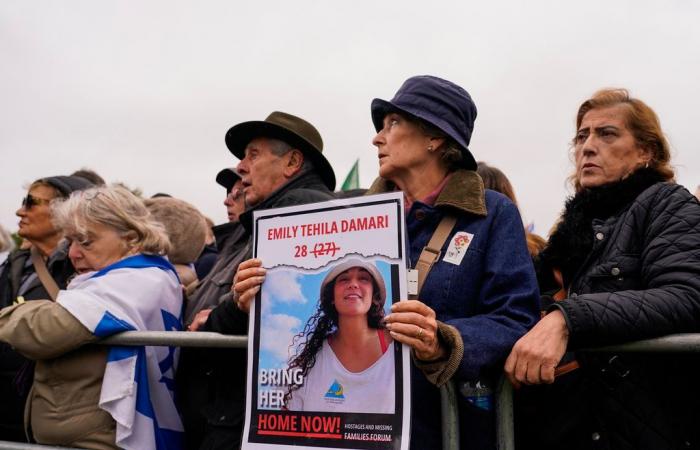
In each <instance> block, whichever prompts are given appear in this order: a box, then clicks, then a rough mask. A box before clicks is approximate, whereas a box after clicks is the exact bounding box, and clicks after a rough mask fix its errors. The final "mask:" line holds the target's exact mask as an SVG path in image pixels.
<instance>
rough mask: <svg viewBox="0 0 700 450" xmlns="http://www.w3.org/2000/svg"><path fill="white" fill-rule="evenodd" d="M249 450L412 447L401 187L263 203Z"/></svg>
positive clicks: (257, 237) (257, 240)
mask: <svg viewBox="0 0 700 450" xmlns="http://www.w3.org/2000/svg"><path fill="white" fill-rule="evenodd" d="M253 240H254V249H253V251H254V255H255V256H256V257H257V258H260V259H261V260H262V261H263V266H264V267H265V268H266V269H267V274H266V276H265V281H264V283H263V284H262V287H261V289H260V291H259V292H258V294H257V297H256V299H255V301H254V303H253V305H252V307H251V311H250V318H251V320H250V322H249V336H250V337H251V339H249V341H248V377H247V395H248V401H247V405H246V418H245V421H246V422H245V429H244V436H243V447H242V448H243V449H272V448H275V449H279V448H284V447H285V446H289V447H294V448H295V449H298V448H308V449H395V450H401V449H408V437H409V434H410V429H409V425H410V419H409V418H410V408H411V405H410V376H409V374H410V371H409V351H408V348H406V347H403V346H402V345H401V344H399V343H398V342H394V341H393V340H392V338H391V335H390V334H389V332H388V331H387V330H386V328H385V327H384V324H383V318H384V316H386V315H387V314H389V312H390V309H391V305H392V303H393V302H396V301H399V300H400V299H403V298H406V297H407V293H406V269H405V268H406V249H405V240H406V239H405V225H404V213H403V197H402V195H401V193H391V194H381V195H373V196H365V197H357V198H353V199H342V200H333V201H329V202H323V203H314V204H309V205H303V206H294V207H288V208H277V209H270V210H265V211H256V213H255V215H254V237H253Z"/></svg>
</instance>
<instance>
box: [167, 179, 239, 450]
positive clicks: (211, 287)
mask: <svg viewBox="0 0 700 450" xmlns="http://www.w3.org/2000/svg"><path fill="white" fill-rule="evenodd" d="M216 182H217V183H218V184H219V185H221V186H222V187H223V188H225V189H226V197H225V198H224V202H223V203H224V206H226V211H227V215H228V222H226V223H224V224H221V225H217V226H215V227H213V228H212V232H213V234H214V236H215V239H214V241H215V244H216V248H217V253H216V260H215V261H214V263H213V266H212V268H211V270H210V271H209V273H208V274H207V276H205V277H204V278H203V279H201V280H200V281H199V283H198V286H197V288H196V289H195V291H194V292H193V293H191V294H190V295H188V298H187V301H186V304H185V315H184V322H185V325H186V326H187V330H188V331H197V329H198V328H199V327H200V326H201V325H202V324H204V322H206V320H207V318H208V316H209V313H210V312H211V310H212V308H214V307H216V306H218V305H219V304H220V303H221V302H224V301H226V299H227V298H230V292H231V283H232V280H233V274H234V273H235V271H236V267H237V266H238V263H239V262H240V258H242V257H243V256H244V255H243V254H242V253H241V252H240V250H241V249H242V248H243V247H245V246H246V245H247V242H248V239H247V237H246V236H245V229H244V228H243V227H242V226H241V224H240V223H239V222H238V217H239V216H240V215H241V214H242V213H243V211H244V210H245V202H244V201H243V183H242V181H241V177H240V175H238V172H236V171H235V169H230V168H226V169H222V170H221V171H219V173H218V174H217V176H216ZM222 353H224V355H225V352H222V351H216V350H209V349H198V348H197V349H195V348H184V349H183V350H182V354H181V360H180V366H179V368H178V373H177V378H176V381H177V392H178V402H179V404H180V411H181V412H182V419H183V422H184V424H185V448H186V449H190V450H196V449H198V448H199V447H200V445H201V443H202V440H203V439H204V429H205V427H206V424H207V417H206V416H205V415H204V412H203V408H204V407H205V406H206V405H207V403H208V402H210V401H211V399H210V393H209V386H210V385H211V384H212V383H213V381H212V373H213V367H214V366H216V359H217V358H220V357H221V355H222ZM210 420H211V421H214V420H215V418H213V417H212V418H210Z"/></svg>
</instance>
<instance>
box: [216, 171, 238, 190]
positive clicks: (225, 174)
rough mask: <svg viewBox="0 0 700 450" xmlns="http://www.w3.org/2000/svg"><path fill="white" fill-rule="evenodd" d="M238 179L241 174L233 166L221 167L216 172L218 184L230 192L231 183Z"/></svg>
mask: <svg viewBox="0 0 700 450" xmlns="http://www.w3.org/2000/svg"><path fill="white" fill-rule="evenodd" d="M240 179H241V176H240V175H239V174H238V171H237V170H236V169H234V168H228V167H227V168H225V169H221V170H220V171H219V173H217V174H216V182H217V183H219V185H220V186H223V187H224V188H226V192H231V189H233V185H234V184H236V181H238V180H240Z"/></svg>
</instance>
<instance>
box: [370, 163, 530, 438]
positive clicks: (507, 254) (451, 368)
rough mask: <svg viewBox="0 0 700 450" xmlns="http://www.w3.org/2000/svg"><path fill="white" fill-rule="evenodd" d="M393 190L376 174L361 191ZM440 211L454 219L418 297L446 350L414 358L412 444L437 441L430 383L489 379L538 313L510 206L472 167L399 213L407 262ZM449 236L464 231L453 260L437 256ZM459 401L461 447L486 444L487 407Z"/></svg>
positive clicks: (436, 404) (490, 423) (436, 399)
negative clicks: (439, 356) (463, 244)
mask: <svg viewBox="0 0 700 450" xmlns="http://www.w3.org/2000/svg"><path fill="white" fill-rule="evenodd" d="M394 189H395V188H394V186H393V185H392V184H391V183H390V182H388V181H387V180H384V179H381V178H379V179H377V180H376V181H375V182H374V184H373V185H372V187H371V188H370V190H369V191H368V193H380V192H387V191H391V190H394ZM446 214H450V215H453V216H455V217H456V218H457V223H456V225H455V227H454V229H453V230H452V232H451V234H450V237H449V238H448V239H447V240H446V241H445V243H444V244H443V247H442V251H441V256H440V258H439V259H438V261H437V262H436V263H435V264H434V265H433V267H432V269H431V271H430V273H429V275H428V277H427V279H426V280H425V283H424V285H423V288H422V290H421V292H420V293H419V295H418V298H419V299H420V300H421V301H422V302H423V303H425V304H426V305H428V306H430V307H431V308H432V309H433V310H434V311H435V314H436V316H437V319H438V320H439V322H440V323H439V334H440V338H441V340H442V344H444V345H445V346H446V347H447V348H448V353H449V355H448V357H447V358H446V359H445V360H441V361H437V362H432V363H429V364H425V363H421V362H419V361H416V360H414V362H415V363H416V364H415V366H416V367H415V369H414V370H413V372H412V374H411V376H412V404H413V408H412V411H413V413H412V416H413V417H412V431H411V448H413V449H425V448H440V446H441V420H440V395H439V390H438V388H437V387H436V385H441V384H444V383H445V382H446V381H447V380H449V379H450V378H452V377H455V378H456V379H457V381H477V380H481V381H484V380H492V379H494V378H495V376H497V375H498V374H500V371H501V370H502V367H503V362H504V360H505V358H506V357H507V356H508V353H509V352H510V350H511V347H512V346H513V344H514V343H515V342H516V341H517V340H518V339H519V338H520V337H521V336H522V335H523V334H525V332H526V331H527V330H528V329H530V328H531V327H532V326H533V325H534V324H535V322H536V321H537V318H538V315H539V291H538V288H537V281H536V278H535V272H534V269H533V266H532V261H531V259H530V256H529V254H528V251H527V247H526V244H525V232H524V229H523V224H522V221H521V219H520V214H519V212H518V209H517V207H516V206H515V205H514V204H513V203H512V202H511V201H510V200H508V199H507V198H506V197H505V196H503V195H501V194H499V193H497V192H493V191H489V190H484V187H483V183H482V181H481V178H480V177H479V175H477V173H476V172H474V171H467V170H459V171H456V172H454V173H452V174H451V176H450V178H449V180H448V181H447V184H446V185H445V187H444V188H443V190H442V191H441V192H440V194H439V195H438V197H437V199H436V201H435V204H434V205H432V206H429V205H426V204H424V203H421V202H420V201H416V202H414V203H413V204H412V205H411V208H410V210H409V211H408V212H407V215H406V223H407V230H408V237H409V252H408V254H409V256H410V259H411V261H410V264H411V266H412V267H413V266H414V265H415V263H416V261H417V260H418V257H419V255H420V253H421V251H422V249H423V247H425V246H426V245H427V243H428V241H429V240H430V238H431V237H432V235H433V233H434V231H435V229H436V228H437V226H438V224H439V223H440V221H441V219H442V218H443V217H444V216H445V215H446ZM460 232H461V233H460ZM457 233H460V235H461V236H464V234H463V233H467V236H468V237H469V240H470V242H469V244H468V247H467V249H466V252H465V253H464V254H463V257H462V259H461V261H457V262H458V264H455V263H454V262H449V261H446V260H445V259H446V258H445V256H446V252H447V251H448V250H449V248H450V245H452V246H453V247H454V242H453V241H454V239H455V237H456V234H457ZM447 259H449V258H447ZM459 403H460V434H461V442H462V447H463V448H466V447H468V448H470V449H486V448H494V447H495V418H494V414H493V413H494V411H493V410H491V411H486V410H483V409H480V408H479V407H478V406H475V405H472V404H470V403H468V402H467V401H460V402H459Z"/></svg>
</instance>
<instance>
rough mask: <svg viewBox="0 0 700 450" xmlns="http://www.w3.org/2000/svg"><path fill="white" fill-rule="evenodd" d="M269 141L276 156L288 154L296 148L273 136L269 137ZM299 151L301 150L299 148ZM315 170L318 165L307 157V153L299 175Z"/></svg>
mask: <svg viewBox="0 0 700 450" xmlns="http://www.w3.org/2000/svg"><path fill="white" fill-rule="evenodd" d="M267 141H268V144H269V145H270V151H271V152H272V154H273V155H275V156H282V155H286V154H287V153H289V152H290V151H292V150H294V147H292V146H291V145H290V144H288V143H286V142H285V141H281V140H279V139H273V138H268V139H267ZM299 151H300V152H301V150H299ZM301 154H302V155H304V152H301ZM314 170H316V166H314V163H313V162H312V161H311V159H310V158H307V157H306V155H304V162H303V163H302V165H301V170H300V171H299V175H302V174H305V173H309V172H313V171H314Z"/></svg>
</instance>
